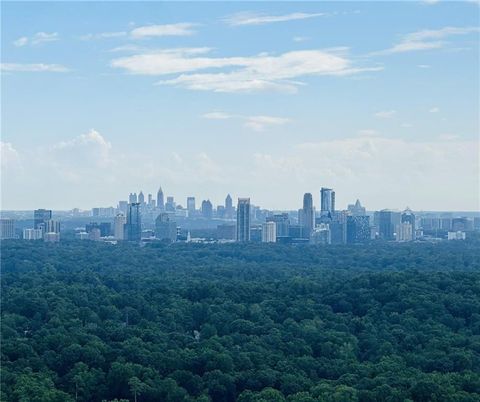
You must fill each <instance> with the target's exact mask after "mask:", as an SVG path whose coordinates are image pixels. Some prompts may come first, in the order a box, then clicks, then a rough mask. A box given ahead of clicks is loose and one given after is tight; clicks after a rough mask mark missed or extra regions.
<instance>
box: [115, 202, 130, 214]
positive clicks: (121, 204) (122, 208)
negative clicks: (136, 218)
mask: <svg viewBox="0 0 480 402" xmlns="http://www.w3.org/2000/svg"><path fill="white" fill-rule="evenodd" d="M127 209H128V201H118V206H117V211H118V212H119V213H122V214H123V215H126V214H127Z"/></svg>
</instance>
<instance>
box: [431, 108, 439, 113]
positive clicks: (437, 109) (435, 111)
mask: <svg viewBox="0 0 480 402" xmlns="http://www.w3.org/2000/svg"><path fill="white" fill-rule="evenodd" d="M439 111H440V109H439V108H438V107H436V106H435V107H432V108H431V109H430V110H429V112H430V113H438V112H439Z"/></svg>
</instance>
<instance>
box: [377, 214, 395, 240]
mask: <svg viewBox="0 0 480 402" xmlns="http://www.w3.org/2000/svg"><path fill="white" fill-rule="evenodd" d="M393 214H394V212H393V211H390V210H388V209H382V210H381V211H380V214H379V217H378V234H379V236H380V239H382V240H395V236H394V233H395V223H394V216H393Z"/></svg>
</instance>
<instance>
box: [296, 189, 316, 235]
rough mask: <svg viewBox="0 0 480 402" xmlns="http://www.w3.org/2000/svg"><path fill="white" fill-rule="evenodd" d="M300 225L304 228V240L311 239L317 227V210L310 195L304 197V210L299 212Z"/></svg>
mask: <svg viewBox="0 0 480 402" xmlns="http://www.w3.org/2000/svg"><path fill="white" fill-rule="evenodd" d="M298 218H299V219H298V220H299V224H300V226H302V227H303V236H302V237H303V238H305V239H309V238H310V236H311V234H312V231H313V228H314V227H315V210H314V208H313V197H312V194H310V193H305V194H304V195H303V208H302V209H301V210H300V211H299V216H298Z"/></svg>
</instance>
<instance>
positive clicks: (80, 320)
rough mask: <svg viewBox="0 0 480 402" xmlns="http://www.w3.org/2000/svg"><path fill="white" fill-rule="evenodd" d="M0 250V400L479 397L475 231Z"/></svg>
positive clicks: (256, 401) (479, 264)
mask: <svg viewBox="0 0 480 402" xmlns="http://www.w3.org/2000/svg"><path fill="white" fill-rule="evenodd" d="M1 251H2V295H1V296H2V326H1V327H2V328H1V329H2V348H1V353H2V368H1V370H2V373H1V374H2V389H1V400H2V401H13V402H15V401H22V402H29V401H32V402H40V401H42V402H43V401H45V402H57V401H58V402H63V401H67V402H68V401H74V400H78V401H102V400H106V401H112V400H119V401H120V400H129V401H134V400H136V401H138V402H147V401H166V402H170V401H192V402H193V401H202V402H203V401H205V402H207V401H236V400H237V401H241V402H274V401H275V402H277V401H278V402H281V401H288V402H313V401H325V402H333V401H335V402H343V401H346V402H349V401H365V402H366V401H392V402H393V401H402V402H403V401H409V400H410V401H460V402H467V401H480V247H479V243H478V242H477V241H474V242H468V241H467V242H444V243H439V244H373V245H369V246H351V247H347V246H338V247H335V246H331V247H309V246H307V247H292V246H281V245H262V244H247V245H240V244H229V245H192V244H174V245H171V246H167V245H163V244H158V245H147V246H145V247H138V246H135V245H130V244H121V245H117V246H114V245H110V244H102V243H96V242H73V241H72V242H63V243H60V244H44V243H42V242H22V241H4V242H3V243H2V250H1Z"/></svg>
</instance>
